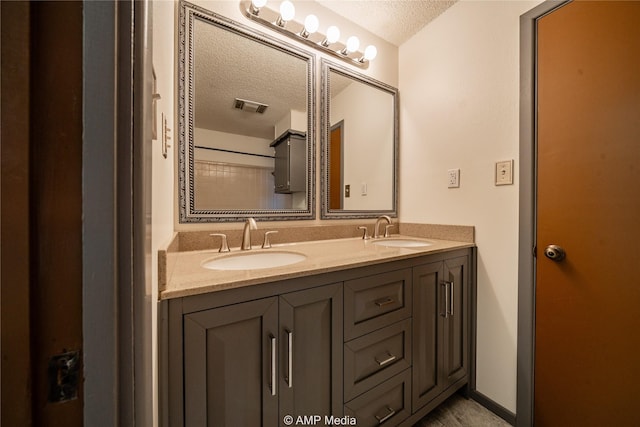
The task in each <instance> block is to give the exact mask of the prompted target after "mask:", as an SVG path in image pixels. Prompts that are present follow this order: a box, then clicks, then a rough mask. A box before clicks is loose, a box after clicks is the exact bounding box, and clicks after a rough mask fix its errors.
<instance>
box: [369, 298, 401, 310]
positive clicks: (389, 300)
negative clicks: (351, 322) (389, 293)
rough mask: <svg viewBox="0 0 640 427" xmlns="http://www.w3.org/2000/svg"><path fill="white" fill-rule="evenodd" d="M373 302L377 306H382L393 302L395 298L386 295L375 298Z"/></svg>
mask: <svg viewBox="0 0 640 427" xmlns="http://www.w3.org/2000/svg"><path fill="white" fill-rule="evenodd" d="M374 302H375V303H376V305H377V306H378V307H380V308H382V307H384V306H386V305H389V304H393V303H394V302H396V300H395V299H393V297H386V298H380V299H378V300H375V301H374Z"/></svg>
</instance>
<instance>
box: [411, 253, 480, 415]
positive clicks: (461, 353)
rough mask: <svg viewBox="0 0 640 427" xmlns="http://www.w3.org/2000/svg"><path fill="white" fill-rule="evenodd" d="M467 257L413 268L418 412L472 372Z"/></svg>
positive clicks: (415, 399) (415, 403) (414, 349)
mask: <svg viewBox="0 0 640 427" xmlns="http://www.w3.org/2000/svg"><path fill="white" fill-rule="evenodd" d="M468 265H469V261H468V257H466V256H462V257H457V258H452V259H448V260H445V261H444V262H434V263H430V264H424V265H420V266H417V267H415V268H414V269H413V292H414V296H413V377H412V387H413V391H412V396H413V401H412V402H413V408H414V410H415V409H417V408H420V407H422V406H424V405H425V404H427V403H428V402H430V401H431V400H433V399H434V398H435V397H437V396H438V395H439V394H440V393H441V392H442V391H444V390H445V389H447V388H448V387H449V386H451V385H453V384H455V383H456V382H457V381H460V380H463V379H464V378H465V377H466V376H467V375H468V371H469V318H468V316H469V279H468V277H467V276H468V274H469V273H468V271H467V270H468Z"/></svg>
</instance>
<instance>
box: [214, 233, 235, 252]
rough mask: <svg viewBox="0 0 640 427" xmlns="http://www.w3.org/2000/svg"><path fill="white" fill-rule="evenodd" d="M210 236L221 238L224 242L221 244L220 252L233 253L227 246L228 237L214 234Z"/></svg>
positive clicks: (222, 234)
mask: <svg viewBox="0 0 640 427" xmlns="http://www.w3.org/2000/svg"><path fill="white" fill-rule="evenodd" d="M209 236H213V237H216V236H218V237H221V238H222V241H221V242H220V249H218V252H231V250H230V249H229V245H228V244H227V235H226V234H224V233H212V234H209Z"/></svg>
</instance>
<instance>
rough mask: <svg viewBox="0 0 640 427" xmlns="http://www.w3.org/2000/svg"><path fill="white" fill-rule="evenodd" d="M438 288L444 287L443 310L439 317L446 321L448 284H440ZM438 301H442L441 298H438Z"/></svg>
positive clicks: (447, 313)
mask: <svg viewBox="0 0 640 427" xmlns="http://www.w3.org/2000/svg"><path fill="white" fill-rule="evenodd" d="M440 286H443V287H444V310H442V311H441V312H440V316H442V317H444V318H445V319H446V318H447V316H448V315H449V282H442V283H440ZM438 301H442V297H440V298H439V299H438ZM440 304H441V302H440Z"/></svg>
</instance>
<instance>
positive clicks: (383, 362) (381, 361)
mask: <svg viewBox="0 0 640 427" xmlns="http://www.w3.org/2000/svg"><path fill="white" fill-rule="evenodd" d="M374 359H375V360H376V362H377V363H378V365H379V366H384V365H386V364H387V363H391V362H393V361H394V360H396V359H397V357H396V356H394V355H393V354H391V353H389V352H387V357H386V359H383V358H382V357H381V358H378V356H376V357H374Z"/></svg>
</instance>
